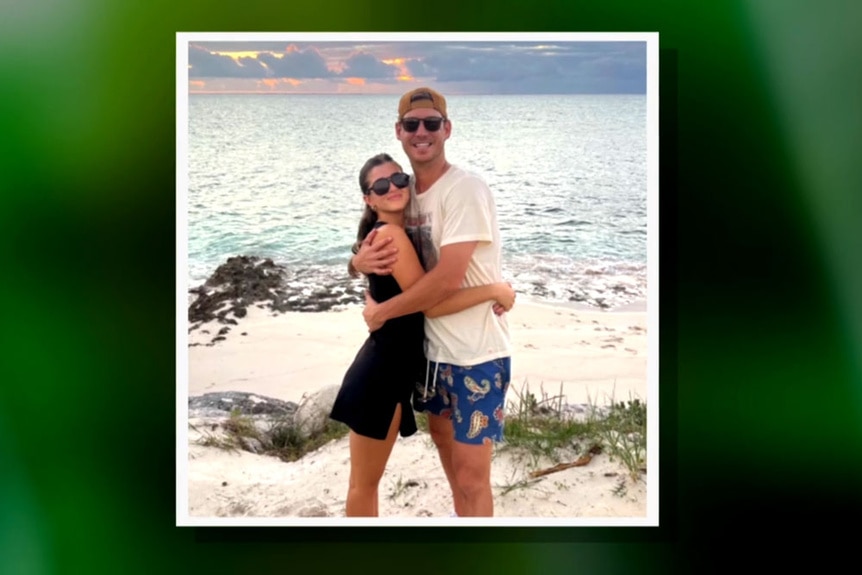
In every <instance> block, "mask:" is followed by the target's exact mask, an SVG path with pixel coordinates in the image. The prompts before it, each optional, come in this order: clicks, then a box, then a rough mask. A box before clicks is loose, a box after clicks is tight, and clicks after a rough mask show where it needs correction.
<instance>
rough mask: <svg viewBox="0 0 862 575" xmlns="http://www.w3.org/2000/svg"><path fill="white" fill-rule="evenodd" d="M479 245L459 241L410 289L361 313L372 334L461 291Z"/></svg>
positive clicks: (445, 250) (443, 248)
mask: <svg viewBox="0 0 862 575" xmlns="http://www.w3.org/2000/svg"><path fill="white" fill-rule="evenodd" d="M478 243H479V242H459V243H456V244H449V245H446V246H443V247H442V248H441V249H440V259H439V261H438V262H437V265H436V266H434V269H432V270H431V271H429V272H428V273H426V274H425V275H423V276H422V277H421V278H420V279H419V280H418V281H417V282H416V283H414V284H413V285H411V286H410V287H409V288H408V289H407V290H405V291H404V292H402V293H400V294H398V295H397V296H395V297H393V298H390V299H388V300H386V301H384V302H382V303H380V304H378V305H373V306H366V307H365V309H364V310H363V312H362V315H363V317H364V318H365V323H366V324H368V328H369V330H370V331H374V330H376V329H380V327H381V326H382V325H383V324H384V323H386V321H387V320H390V319H392V318H396V317H401V316H403V315H407V314H411V313H416V312H419V311H425V310H427V309H430V308H432V307H434V306H435V305H437V304H438V303H440V302H441V301H443V300H444V299H446V298H447V297H449V296H451V295H452V294H454V293H455V292H456V291H458V289H460V288H461V283H462V282H463V281H464V276H465V275H466V274H467V266H468V265H469V263H470V258H471V257H472V256H473V251H474V250H475V249H476V246H477V245H478Z"/></svg>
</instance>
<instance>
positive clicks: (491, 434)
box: [413, 357, 511, 445]
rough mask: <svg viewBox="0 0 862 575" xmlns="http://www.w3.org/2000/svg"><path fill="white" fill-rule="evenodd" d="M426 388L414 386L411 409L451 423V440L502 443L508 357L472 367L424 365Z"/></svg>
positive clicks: (472, 442) (508, 369)
mask: <svg viewBox="0 0 862 575" xmlns="http://www.w3.org/2000/svg"><path fill="white" fill-rule="evenodd" d="M428 371H429V377H428V385H427V387H426V386H425V385H423V384H418V385H417V387H416V391H414V392H413V408H414V409H415V410H416V411H418V412H427V413H432V414H434V415H441V416H444V417H448V418H449V419H451V420H452V425H453V426H454V428H455V440H456V441H460V442H462V443H470V444H476V445H481V444H483V443H485V444H488V443H492V442H500V441H503V419H504V415H505V409H506V390H507V389H508V388H509V379H510V373H511V358H508V357H503V358H499V359H493V360H491V361H487V362H485V363H480V364H478V365H473V366H458V365H452V364H449V363H437V362H433V361H431V362H429V363H428Z"/></svg>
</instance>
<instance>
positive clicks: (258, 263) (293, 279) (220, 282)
mask: <svg viewBox="0 0 862 575" xmlns="http://www.w3.org/2000/svg"><path fill="white" fill-rule="evenodd" d="M303 279H304V278H303V277H302V276H301V271H300V272H297V271H294V270H290V269H288V268H286V267H285V266H282V265H279V264H276V263H275V262H273V261H272V260H271V259H269V258H259V257H256V256H234V257H231V258H228V260H227V261H226V262H225V263H223V264H222V265H220V266H219V267H218V268H217V269H216V270H215V272H213V274H212V275H211V276H210V277H209V278H208V279H207V280H206V281H205V282H204V283H203V284H202V285H200V286H197V287H194V288H192V289H190V290H189V293H190V294H191V295H193V296H196V297H195V299H194V301H192V302H191V304H190V305H189V310H188V318H189V324H190V328H189V332H191V331H193V330H196V329H197V328H199V327H200V326H201V325H202V324H205V323H208V322H212V321H216V322H218V323H220V324H225V325H238V322H237V319H242V318H244V317H245V316H246V315H248V309H247V308H248V306H250V305H256V306H258V307H260V308H263V309H269V310H271V311H273V312H276V313H280V312H285V311H298V312H322V311H328V310H330V309H332V308H334V307H337V306H345V305H352V304H359V303H362V302H363V301H364V300H363V290H364V286H363V285H362V283H361V280H353V279H351V278H349V277H348V276H347V268H346V267H345V274H344V278H342V279H340V280H327V281H324V282H322V285H318V286H317V287H315V288H309V287H308V284H307V282H306V281H301V280H303ZM226 329H227V328H221V329H220V330H218V335H217V336H216V337H214V338H213V339H212V340H211V341H210V343H207V344H203V345H214V344H215V343H216V342H217V341H221V340H223V339H224V336H225V335H226V334H227V331H226ZM201 333H203V330H202V331H201ZM191 345H201V344H191Z"/></svg>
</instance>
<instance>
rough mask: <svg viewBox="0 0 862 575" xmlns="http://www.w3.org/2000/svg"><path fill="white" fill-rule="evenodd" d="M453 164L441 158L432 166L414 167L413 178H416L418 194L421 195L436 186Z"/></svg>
mask: <svg viewBox="0 0 862 575" xmlns="http://www.w3.org/2000/svg"><path fill="white" fill-rule="evenodd" d="M450 166H451V164H450V163H449V162H447V161H446V158H440V160H439V161H435V162H434V163H432V164H427V165H421V166H412V168H413V177H415V178H416V193H417V194H421V193H422V192H425V191H427V190H428V188H430V187H431V186H433V185H434V183H435V182H436V181H437V180H439V179H440V178H441V177H442V176H443V174H445V173H446V170H448V169H449V167H450Z"/></svg>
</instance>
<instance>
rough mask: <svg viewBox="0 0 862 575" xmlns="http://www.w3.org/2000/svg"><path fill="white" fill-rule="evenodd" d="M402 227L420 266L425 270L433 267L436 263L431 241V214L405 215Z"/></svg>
mask: <svg viewBox="0 0 862 575" xmlns="http://www.w3.org/2000/svg"><path fill="white" fill-rule="evenodd" d="M404 228H405V229H406V230H407V235H408V236H410V240H411V241H412V242H413V247H414V248H416V254H417V255H418V256H419V263H421V264H422V268H423V269H424V270H425V271H426V272H428V271H431V270H432V269H434V266H436V265H437V253H436V252H435V251H434V244H432V243H431V214H430V213H426V212H421V213H420V214H419V215H418V216H413V215H410V216H407V218H406V221H405V223H404Z"/></svg>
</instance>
